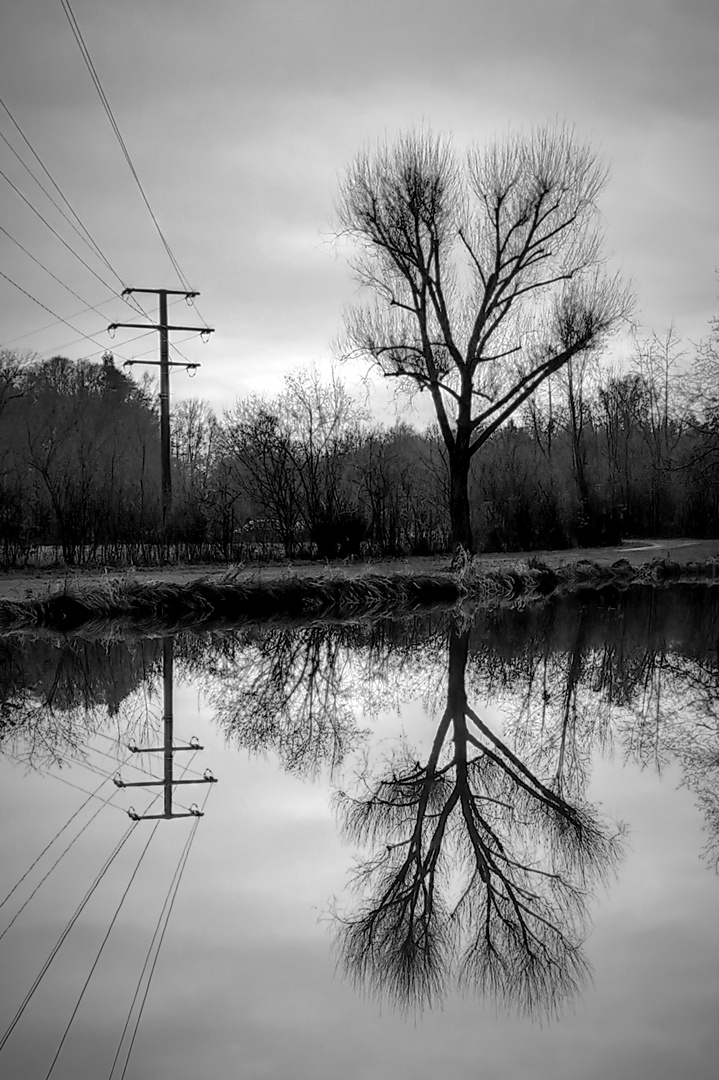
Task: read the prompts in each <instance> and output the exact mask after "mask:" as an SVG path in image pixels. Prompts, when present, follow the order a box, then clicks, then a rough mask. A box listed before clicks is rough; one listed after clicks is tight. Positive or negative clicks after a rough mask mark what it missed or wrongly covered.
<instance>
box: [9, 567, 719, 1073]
mask: <svg viewBox="0 0 719 1080" xmlns="http://www.w3.org/2000/svg"><path fill="white" fill-rule="evenodd" d="M0 688H1V689H0V724H1V727H0V731H1V734H2V751H3V753H2V757H1V758H0V802H1V804H2V814H3V818H2V820H3V822H4V829H3V830H2V837H1V841H0V865H1V866H2V889H1V890H0V900H1V901H2V907H1V908H0V935H2V936H1V937H0V964H1V968H0V971H1V972H2V974H1V976H0V978H1V980H2V1000H1V1004H0V1046H1V1047H2V1049H1V1050H0V1066H1V1067H2V1075H3V1076H7V1077H13V1078H14V1077H18V1078H25V1077H40V1078H43V1077H49V1076H53V1077H56V1078H58V1080H61V1078H70V1077H73V1078H76V1077H78V1076H92V1077H93V1078H94V1077H108V1080H115V1078H120V1077H123V1076H127V1077H130V1078H131V1077H153V1078H162V1077H168V1078H169V1077H172V1078H173V1080H175V1078H178V1077H187V1078H188V1080H189V1078H192V1080H194V1078H196V1077H200V1076H201V1077H203V1078H204V1080H220V1078H222V1080H224V1078H226V1077H228V1076H241V1077H243V1078H244V1077H247V1078H253V1080H254V1078H261V1077H262V1078H264V1077H268V1078H269V1077H272V1078H274V1077H280V1076H291V1077H293V1078H297V1080H303V1078H305V1077H307V1078H310V1077H311V1078H312V1080H324V1078H327V1080H330V1078H332V1080H334V1078H336V1077H338V1076H342V1077H345V1078H348V1080H384V1078H390V1077H391V1078H392V1080H409V1078H410V1077H411V1078H412V1080H417V1078H420V1080H423V1078H425V1077H426V1078H430V1077H437V1076H447V1077H452V1078H453V1080H464V1078H470V1077H471V1078H473V1080H474V1078H476V1077H478V1076H481V1077H488V1078H490V1077H491V1078H497V1080H505V1078H506V1080H522V1078H527V1080H529V1078H531V1080H543V1078H545V1077H546V1078H549V1077H551V1078H553V1080H557V1078H560V1080H561V1078H566V1080H599V1078H600V1077H601V1078H606V1077H632V1080H643V1078H645V1077H646V1078H649V1077H651V1078H652V1080H661V1078H664V1077H666V1078H670V1077H671V1078H672V1080H674V1078H675V1077H676V1076H678V1075H681V1076H682V1078H683V1080H694V1078H696V1080H699V1078H702V1080H704V1078H706V1077H707V1076H709V1075H713V1068H714V1065H715V1062H716V1060H717V1058H718V1057H719V1028H717V1024H716V1017H717V1012H718V1010H719V978H717V972H718V971H719V922H718V921H717V918H716V911H717V905H718V903H719V880H718V879H717V861H718V859H719V589H717V587H715V586H699V585H696V586H687V585H670V586H666V587H664V588H652V587H649V586H646V587H642V588H632V589H627V590H624V591H620V590H615V589H604V590H600V591H594V592H590V591H587V592H584V593H582V592H577V593H574V594H572V595H568V596H563V597H561V596H552V597H550V598H548V599H547V600H545V601H542V602H539V601H538V602H533V603H531V604H527V605H525V606H524V607H522V606H518V605H515V606H512V605H504V606H501V605H498V606H496V607H494V608H485V609H482V608H480V609H477V610H474V611H455V612H434V613H432V612H427V613H419V614H415V615H413V616H412V617H409V618H405V619H402V620H395V621H393V620H389V619H384V620H375V621H367V622H363V621H362V620H361V619H358V620H355V621H347V622H342V621H336V622H329V621H323V622H316V623H313V624H301V623H297V624H294V625H291V624H288V623H280V622H277V623H265V624H255V625H248V626H244V627H241V628H234V629H227V630H214V631H212V632H203V633H199V632H198V633H191V632H185V633H182V634H178V635H176V636H175V637H165V638H159V637H158V638H144V639H143V638H135V637H132V635H130V634H124V635H123V634H121V633H120V632H119V631H117V630H116V631H114V632H108V633H107V634H104V635H103V634H101V633H99V632H97V631H96V632H95V635H94V636H91V635H89V634H87V635H85V636H82V635H80V634H78V635H77V636H73V637H60V636H52V635H24V636H20V635H17V636H12V635H7V636H5V637H3V638H0ZM214 781H216V782H214Z"/></svg>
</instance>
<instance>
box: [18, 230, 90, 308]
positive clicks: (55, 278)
mask: <svg viewBox="0 0 719 1080" xmlns="http://www.w3.org/2000/svg"><path fill="white" fill-rule="evenodd" d="M0 232H2V233H4V234H5V236H7V238H8V240H12V242H13V244H15V245H16V246H17V247H19V248H20V250H21V251H24V252H25V254H26V255H27V257H28V259H32V261H33V262H34V263H35V264H36V265H37V266H39V267H40V269H41V270H44V271H45V273H46V274H49V275H50V277H51V278H52V279H53V280H54V281H56V282H57V283H58V285H62V287H63V289H66V290H67V292H69V293H72V295H73V296H74V297H75V298H76V299H77V300H79V301H80V303H81V304H86V305H87V306H86V308H85V311H94V312H95V314H96V315H101V314H102V312H101V311H100V310H99V307H96V306H95V305H94V304H90V303H88V301H87V300H86V299H85V297H84V296H80V294H79V293H77V292H75V290H74V289H71V288H70V286H69V285H67V284H66V283H65V282H64V281H63V280H62V278H59V277H58V276H57V274H53V272H52V270H49V269H48V268H47V266H45V264H44V263H41V262H40V260H39V259H36V258H35V256H34V255H33V253H32V252H31V251H28V249H27V248H26V247H24V246H23V245H22V244H21V243H20V241H19V240H16V239H15V237H14V236H12V235H11V234H10V233H9V232H8V231H7V229H6V228H4V227H3V226H2V225H0Z"/></svg>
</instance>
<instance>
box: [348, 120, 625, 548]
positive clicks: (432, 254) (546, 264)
mask: <svg viewBox="0 0 719 1080" xmlns="http://www.w3.org/2000/svg"><path fill="white" fill-rule="evenodd" d="M605 179H606V171H605V169H604V167H603V165H602V164H601V163H600V162H599V161H598V159H597V157H596V155H595V153H594V151H593V150H592V149H591V147H590V146H588V145H585V144H582V143H580V142H578V140H577V138H576V136H575V134H574V132H573V131H572V130H571V129H568V128H566V127H546V128H541V129H538V130H536V131H534V132H532V133H531V134H530V135H528V136H526V137H525V136H519V135H518V136H514V137H510V138H508V139H506V140H505V141H504V142H499V143H496V144H493V145H490V146H489V147H487V148H486V149H484V150H480V149H479V148H477V147H474V148H472V149H470V150H469V152H468V154H467V155H466V158H465V159H464V160H463V161H461V162H460V161H459V160H458V158H457V156H456V155H455V153H454V152H453V150H452V147H451V145H450V143H449V142H448V141H447V140H445V139H443V138H439V137H435V136H434V135H432V134H431V133H429V132H426V131H421V132H412V133H410V134H408V135H403V136H401V137H400V138H399V139H398V140H397V141H396V142H395V143H394V145H386V144H385V145H381V146H379V147H378V148H377V149H376V150H374V151H373V152H363V153H361V154H360V155H359V156H358V157H357V158H356V159H355V161H354V162H353V164H352V165H351V166H350V167H349V169H348V171H347V174H346V176H345V178H344V181H343V183H342V185H341V188H340V196H339V201H338V219H339V230H340V235H342V236H346V237H348V238H349V239H350V240H351V241H353V242H354V243H355V245H356V249H357V256H356V259H355V261H354V269H355V271H356V273H357V275H358V277H359V280H360V282H361V283H362V285H364V286H365V287H366V288H367V289H369V290H370V291H371V292H372V293H373V294H374V299H373V301H372V302H371V303H370V305H369V306H367V307H364V308H356V309H354V311H353V312H351V313H350V314H349V316H348V318H347V337H348V341H347V347H346V348H345V350H344V353H345V356H362V357H365V358H369V360H370V361H371V362H372V363H373V364H374V365H376V366H377V367H378V368H379V370H380V371H381V372H382V374H383V375H384V376H385V377H389V378H397V379H400V380H402V381H403V383H404V384H405V385H408V386H409V388H410V389H411V390H419V391H423V390H427V391H428V392H429V393H430V395H431V397H432V402H433V405H434V409H435V412H436V415H437V420H438V423H439V427H440V430H441V433H442V437H443V439H444V442H445V444H446V447H447V453H448V459H449V471H450V513H451V521H452V532H453V540H454V542H455V543H456V544H462V546H463V547H465V548H466V549H467V550H472V548H473V537H472V527H471V517H470V505H469V497H468V478H469V469H470V464H471V462H472V459H473V457H474V455H475V454H476V453H477V451H478V450H479V449H480V447H481V446H483V445H484V443H485V442H486V441H487V440H488V439H489V438H490V437H491V436H492V434H493V433H494V432H495V431H496V430H497V428H499V427H500V426H501V425H502V424H503V423H504V421H505V420H506V419H507V418H508V417H509V416H511V415H512V413H513V412H514V411H515V410H516V409H517V408H518V407H519V406H520V405H521V404H522V402H524V401H526V399H527V398H528V397H529V396H530V395H531V394H532V393H534V391H535V390H536V389H537V387H539V386H540V385H541V384H542V383H543V382H544V380H545V379H547V378H548V377H549V376H550V375H551V374H552V373H553V372H555V371H558V370H559V369H560V368H561V367H563V366H564V365H565V364H566V363H568V361H569V360H571V359H572V357H574V356H578V355H582V354H586V353H588V352H589V351H593V350H596V349H597V348H598V347H599V346H600V345H601V344H602V343H603V342H604V341H605V340H606V338H607V335H608V334H610V333H611V332H612V331H613V330H614V329H615V328H616V327H617V324H618V323H619V321H620V320H621V319H622V318H623V317H625V316H626V315H627V314H628V311H629V308H630V297H629V294H628V292H627V290H626V288H625V287H624V286H623V285H622V284H621V282H620V280H619V279H618V278H617V277H609V276H607V275H606V274H605V273H604V271H603V266H604V262H605V258H604V255H603V252H602V238H601V235H600V232H599V230H598V227H597V199H598V196H599V194H600V192H601V190H602V188H603V186H604V183H605Z"/></svg>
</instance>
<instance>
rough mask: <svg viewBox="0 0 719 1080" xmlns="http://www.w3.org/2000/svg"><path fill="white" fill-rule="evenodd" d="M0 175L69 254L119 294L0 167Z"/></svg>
mask: <svg viewBox="0 0 719 1080" xmlns="http://www.w3.org/2000/svg"><path fill="white" fill-rule="evenodd" d="M0 176H2V178H3V180H5V181H6V182H7V183H8V184H9V185H10V187H11V188H12V189H13V191H14V192H15V193H16V194H17V195H19V196H20V198H21V199H22V201H23V202H24V203H25V204H26V205H27V206H29V207H30V209H31V210H32V212H33V214H35V215H36V216H37V217H38V218H39V219H40V221H41V222H42V223H43V225H46V226H47V228H48V229H49V230H50V232H51V233H52V234H53V236H56V237H57V239H58V240H59V241H60V243H61V244H63V245H64V246H65V247H66V248H67V250H68V251H69V252H70V254H71V255H74V256H75V258H76V259H77V261H78V262H80V263H82V265H83V266H84V267H85V269H86V270H89V271H90V273H91V274H92V275H93V276H94V277H96V278H97V280H98V281H99V282H100V283H101V284H102V285H104V286H105V288H106V289H109V290H110V292H111V293H112V294H113V295H114V296H119V295H120V294H119V293H118V292H117V289H115V288H114V287H113V286H112V285H110V284H109V282H107V281H105V279H104V278H103V277H102V276H101V275H100V274H98V272H97V270H93V268H92V267H91V266H90V264H89V263H87V262H85V260H84V259H83V257H82V255H78V253H77V252H76V251H75V249H74V248H73V247H71V246H70V244H68V242H67V240H65V239H64V237H62V236H61V235H60V233H59V232H58V231H57V229H55V228H53V226H52V225H51V224H50V222H49V221H48V220H47V218H44V217H43V216H42V214H41V213H40V211H39V210H38V209H37V208H36V207H35V206H33V204H32V203H31V202H30V200H29V199H28V198H27V196H26V195H23V193H22V191H20V188H19V187H18V186H17V185H16V184H14V183H13V182H12V180H11V179H10V177H9V176H8V175H7V174H6V173H4V172H3V170H2V169H0Z"/></svg>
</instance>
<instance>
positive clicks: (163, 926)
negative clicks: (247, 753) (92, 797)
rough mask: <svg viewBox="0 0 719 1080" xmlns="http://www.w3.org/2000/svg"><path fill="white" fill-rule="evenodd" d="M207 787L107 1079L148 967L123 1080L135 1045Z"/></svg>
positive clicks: (112, 1070) (111, 1070)
mask: <svg viewBox="0 0 719 1080" xmlns="http://www.w3.org/2000/svg"><path fill="white" fill-rule="evenodd" d="M211 790H212V788H208V789H207V793H206V794H205V798H204V800H203V803H202V809H201V810H200V811H199V813H198V814H197V815H196V817H195V821H194V822H193V825H192V829H191V830H190V835H189V836H188V837H187V840H186V841H185V846H184V848H183V850H182V853H181V855H180V859H179V861H178V864H177V868H176V870H175V875H174V877H173V879H172V881H171V882H170V887H169V889H168V890H167V895H166V896H165V902H164V904H163V906H162V909H161V911H160V915H159V917H158V920H157V924H156V926H155V931H154V933H153V935H152V938H151V940H150V944H149V947H148V950H147V955H146V957H145V963H144V964H143V967H142V971H141V972H140V978H139V979H138V981H137V986H136V988H135V993H134V995H133V998H132V1001H131V1003H130V1008H129V1010H128V1013H127V1019H126V1020H125V1026H124V1027H123V1029H122V1034H121V1036H120V1041H119V1043H118V1046H117V1051H116V1052H115V1058H114V1061H113V1063H112V1068H111V1069H110V1076H109V1080H112V1077H113V1075H114V1073H115V1066H116V1065H117V1063H118V1060H119V1058H120V1054H121V1051H122V1044H123V1041H124V1039H125V1036H126V1034H127V1032H128V1029H129V1027H130V1023H131V1020H132V1013H133V1010H134V1008H135V1005H136V1004H137V999H138V997H139V996H140V990H141V988H142V982H143V979H144V978H145V975H146V973H147V971H148V968H149V974H148V975H147V981H146V983H145V989H144V992H143V995H142V1001H141V1002H140V1008H139V1010H138V1012H137V1015H136V1017H135V1023H134V1026H133V1030H132V1037H131V1039H130V1044H129V1046H128V1047H127V1050H126V1053H125V1064H124V1066H123V1069H122V1075H121V1078H120V1080H124V1077H125V1073H126V1072H127V1067H128V1065H129V1063H130V1056H131V1054H132V1049H133V1047H134V1045H135V1039H136V1038H137V1032H138V1030H139V1027H140V1021H141V1020H142V1014H143V1012H144V1009H145V1004H146V1002H147V997H148V994H149V993H150V986H151V985H152V978H153V975H154V974H155V968H156V967H157V961H158V960H159V958H160V949H161V948H162V943H163V941H164V939H165V934H166V932H167V927H168V924H169V922H170V915H171V914H172V909H173V907H174V904H175V900H176V898H177V893H178V890H179V888H180V882H181V881H182V876H183V874H184V872H185V867H186V865H187V860H188V858H189V855H190V850H191V848H192V844H193V841H194V839H195V834H196V832H197V826H198V825H199V823H200V821H199V819H200V817H201V816H202V814H203V812H204V809H205V803H206V802H207V799H208V798H209V794H210V791H211ZM158 824H159V822H158ZM153 954H154V955H153Z"/></svg>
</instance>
